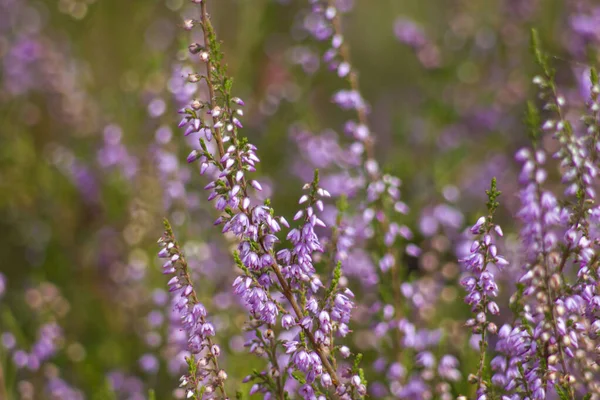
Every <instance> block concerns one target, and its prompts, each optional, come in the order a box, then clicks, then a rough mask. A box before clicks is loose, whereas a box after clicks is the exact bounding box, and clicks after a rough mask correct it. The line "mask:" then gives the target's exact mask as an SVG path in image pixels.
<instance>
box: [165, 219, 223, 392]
mask: <svg viewBox="0 0 600 400" xmlns="http://www.w3.org/2000/svg"><path fill="white" fill-rule="evenodd" d="M165 228H166V230H165V233H164V235H163V236H162V237H161V238H160V239H159V244H160V245H161V247H162V248H161V250H160V251H159V252H158V256H159V257H160V258H163V259H166V261H165V263H164V265H163V266H162V269H163V274H165V275H170V276H172V277H171V279H170V280H169V282H168V286H169V292H171V293H176V294H178V295H179V296H178V300H177V302H176V304H175V309H176V310H177V312H178V313H179V318H180V320H181V325H182V327H183V329H184V330H185V332H186V338H187V347H188V350H189V353H190V357H188V358H187V360H186V361H187V363H188V368H189V373H188V374H186V375H183V376H182V377H181V379H180V387H182V388H184V389H185V391H186V397H187V398H192V397H193V398H194V399H202V398H204V397H203V396H208V398H212V397H213V393H216V392H219V393H220V395H221V396H222V398H227V395H226V393H225V386H224V381H225V380H226V379H227V373H226V372H225V371H224V370H222V369H219V362H218V357H219V355H220V354H221V349H220V347H219V346H218V345H216V344H213V342H212V339H211V338H212V337H213V336H214V335H215V328H214V326H213V324H211V323H210V322H208V321H207V320H206V316H207V313H206V308H205V307H204V305H202V303H200V301H199V300H198V297H197V295H196V292H195V289H194V287H193V285H192V282H191V279H190V275H189V272H188V266H187V262H186V260H185V257H184V255H183V253H182V252H181V250H180V248H179V245H178V243H177V241H176V240H175V237H174V236H173V231H172V229H171V226H170V225H169V223H168V222H166V221H165Z"/></svg>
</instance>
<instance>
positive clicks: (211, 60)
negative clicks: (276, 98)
mask: <svg viewBox="0 0 600 400" xmlns="http://www.w3.org/2000/svg"><path fill="white" fill-rule="evenodd" d="M200 7H201V9H200V12H201V20H200V21H195V20H189V21H185V22H184V25H185V26H186V27H190V29H191V28H193V27H194V26H196V25H200V26H201V27H202V31H203V36H204V44H199V43H193V44H191V45H190V46H189V51H190V53H191V54H193V55H197V56H198V57H199V59H200V61H201V62H202V63H203V64H204V65H205V66H206V74H205V75H202V74H198V73H190V75H189V76H188V81H189V82H192V83H200V82H205V83H206V85H207V89H208V98H207V99H205V100H200V99H194V100H192V101H191V103H190V104H189V105H188V106H187V107H185V108H184V109H183V110H182V113H183V114H184V118H183V119H182V121H181V123H180V127H182V128H184V129H185V135H188V134H191V133H193V132H200V133H201V135H202V136H203V138H202V139H200V148H199V149H196V150H194V151H192V152H191V153H190V155H189V156H188V162H190V163H191V162H195V161H197V162H198V163H199V164H200V173H201V174H209V175H211V176H212V177H213V179H212V181H211V182H210V183H209V184H208V185H206V187H205V189H206V190H208V191H210V194H209V196H208V199H209V201H214V204H215V208H216V209H217V211H218V212H220V216H219V217H218V218H217V220H216V221H215V225H222V226H223V228H222V232H223V233H224V234H226V235H232V236H234V237H235V238H236V239H237V241H238V245H237V251H236V252H235V254H234V256H235V260H236V264H237V266H238V267H239V268H240V269H241V271H242V272H243V274H242V275H240V276H238V277H237V278H236V279H235V281H234V283H233V288H234V291H235V293H237V294H238V295H239V296H240V297H241V298H242V300H243V302H244V304H245V306H246V308H247V309H248V311H249V313H250V317H251V320H250V322H249V324H250V326H251V327H252V329H253V330H254V331H255V333H256V338H255V339H254V340H253V341H251V342H250V347H251V350H252V351H253V352H254V353H256V354H258V355H265V356H267V358H268V359H269V364H270V366H269V368H268V370H269V371H271V372H270V373H267V372H266V371H265V373H264V374H263V373H260V374H257V375H255V376H251V377H250V378H249V379H252V380H254V381H255V382H256V383H255V385H254V387H253V390H252V391H253V392H262V393H264V394H265V396H267V397H270V396H276V397H277V398H283V397H282V396H283V393H284V387H285V385H286V381H287V380H288V377H293V378H294V380H296V381H297V382H298V383H299V384H300V385H301V386H300V388H299V389H298V393H299V394H300V395H301V396H302V397H303V398H306V399H312V398H316V396H318V395H320V394H321V393H323V394H325V393H328V392H329V391H330V390H333V391H334V392H335V393H337V395H338V396H340V397H341V398H346V399H352V398H356V397H357V396H358V397H360V396H363V395H365V394H366V386H365V384H364V383H363V379H362V378H361V377H360V374H359V371H358V370H357V367H356V366H355V367H354V368H348V370H342V371H338V370H336V367H335V366H336V364H337V363H336V359H335V351H334V349H335V345H334V341H333V336H334V334H336V335H339V336H345V335H346V334H347V333H348V332H349V331H350V329H349V327H348V323H349V322H350V312H351V310H352V308H353V307H354V305H353V301H352V297H353V294H352V292H350V291H349V290H347V289H343V288H341V287H338V282H339V279H340V270H339V268H338V269H337V270H336V271H338V272H337V274H334V278H333V280H332V285H331V286H330V287H329V289H328V290H326V288H325V287H324V285H323V283H322V282H321V280H320V278H319V277H318V276H317V274H316V271H315V267H314V265H313V262H314V254H315V253H318V252H322V251H323V247H322V244H321V242H320V240H319V237H318V236H317V234H316V233H315V228H316V227H325V223H324V222H323V220H322V219H321V218H320V217H319V215H318V213H319V212H321V211H323V209H324V204H323V199H324V198H327V197H330V194H329V193H328V192H327V191H326V190H325V189H323V188H321V187H319V185H318V175H317V174H315V179H314V181H313V182H312V184H307V185H306V186H305V190H306V191H307V193H306V194H305V195H303V196H302V197H301V198H300V201H299V203H300V204H304V203H306V205H305V206H304V208H303V209H301V210H300V211H298V213H297V214H296V215H295V217H294V220H300V226H298V227H297V228H292V229H290V230H289V232H288V235H287V240H288V241H289V242H291V246H290V247H287V248H283V249H280V250H277V249H276V245H277V243H278V242H279V240H280V239H279V238H278V237H277V234H278V233H279V232H280V231H281V226H282V225H283V226H284V227H286V228H289V227H290V225H289V224H288V222H287V221H286V220H285V218H283V217H277V216H276V215H275V212H274V210H273V208H271V206H270V205H269V203H268V202H265V203H264V204H256V205H255V204H253V201H252V199H251V197H250V195H249V193H248V191H249V189H250V186H251V187H253V188H254V189H255V190H257V191H260V190H262V186H261V184H260V183H259V182H257V181H255V180H248V179H247V178H246V174H247V173H248V172H253V171H255V170H256V167H255V166H256V163H258V162H259V161H260V160H259V158H258V157H257V155H256V150H257V149H256V147H255V146H253V145H252V144H250V143H248V142H247V140H246V139H245V138H241V137H240V136H238V130H239V129H241V128H242V127H243V125H242V122H241V121H240V118H241V116H243V111H242V109H241V107H242V106H243V105H244V102H243V101H242V100H241V99H239V98H237V97H232V96H231V94H230V90H231V78H229V77H228V76H227V74H226V71H225V68H224V66H223V65H222V64H221V63H220V60H221V57H222V55H221V53H220V52H219V50H218V48H217V46H216V38H215V33H214V31H213V28H212V26H211V25H210V21H209V19H208V16H207V11H206V4H205V3H204V2H200ZM184 290H185V289H184ZM280 316H281V325H282V327H283V328H284V329H286V330H287V329H291V328H293V327H294V328H296V327H297V328H300V329H299V330H298V329H294V331H295V337H293V338H290V339H286V340H282V341H279V342H278V341H276V340H275V336H274V335H275V332H274V331H273V328H272V327H273V326H274V325H276V324H277V321H278V319H279V318H280ZM281 345H283V347H284V348H285V353H287V354H290V356H289V358H288V365H287V366H286V367H284V366H279V361H280V360H279V355H280V352H281V351H282V350H283V349H281V348H279V347H280V346H281ZM294 371H296V372H299V373H301V374H302V375H303V377H300V376H298V375H296V374H295V372H294Z"/></svg>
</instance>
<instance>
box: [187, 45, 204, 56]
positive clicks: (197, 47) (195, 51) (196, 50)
mask: <svg viewBox="0 0 600 400" xmlns="http://www.w3.org/2000/svg"><path fill="white" fill-rule="evenodd" d="M188 50H189V51H190V53H192V54H198V53H200V52H201V51H202V50H204V47H202V46H201V45H200V43H192V44H190V45H189V46H188Z"/></svg>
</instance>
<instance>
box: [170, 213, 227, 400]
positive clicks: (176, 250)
mask: <svg viewBox="0 0 600 400" xmlns="http://www.w3.org/2000/svg"><path fill="white" fill-rule="evenodd" d="M164 225H165V236H164V239H166V242H168V243H172V244H173V247H172V248H171V249H170V253H171V254H177V255H178V256H179V258H178V259H177V262H178V264H179V266H180V273H179V274H180V277H181V278H183V280H184V283H186V284H187V285H189V286H190V287H191V288H192V291H191V293H190V294H189V296H188V297H189V298H191V299H192V303H193V304H199V303H200V300H199V299H198V296H197V294H196V289H194V287H193V285H192V279H191V277H190V273H189V268H188V264H187V261H186V260H185V256H184V254H183V252H182V251H181V249H180V247H179V243H177V240H176V239H175V235H174V234H173V229H172V228H171V224H170V223H169V221H168V220H167V219H166V218H165V219H164ZM199 319H200V321H201V322H202V323H203V324H204V323H206V319H205V318H204V316H202V315H200V316H199ZM205 340H206V343H207V346H206V348H207V351H208V353H209V355H210V357H209V358H210V360H211V361H212V363H213V367H214V373H215V374H218V373H219V372H220V371H221V370H220V369H219V361H218V358H217V355H216V354H215V353H214V347H213V342H212V340H211V338H210V336H208V335H207V336H206V337H205ZM216 383H217V386H218V388H219V390H220V392H221V394H222V395H223V398H224V399H226V398H228V397H227V393H226V392H225V385H224V381H223V380H222V379H216Z"/></svg>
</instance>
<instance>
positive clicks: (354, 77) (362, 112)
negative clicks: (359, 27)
mask: <svg viewBox="0 0 600 400" xmlns="http://www.w3.org/2000/svg"><path fill="white" fill-rule="evenodd" d="M328 5H329V7H335V6H336V4H335V0H328ZM331 24H332V26H333V30H334V32H335V35H336V36H339V37H342V36H343V29H342V21H341V17H340V14H339V13H336V15H335V16H334V17H333V18H332V20H331ZM339 54H340V57H341V59H342V60H343V62H344V63H346V64H347V65H351V62H350V61H351V58H350V46H349V45H348V43H347V42H346V41H343V42H342V44H341V45H340V48H339ZM347 80H348V83H349V85H350V88H351V89H352V91H353V92H356V93H360V84H359V79H358V74H357V73H356V71H355V70H354V68H351V69H350V72H349V73H348V75H347ZM355 110H356V116H357V118H358V122H359V123H360V125H363V126H365V127H368V126H369V121H368V118H367V111H366V107H365V106H360V107H355ZM369 132H370V129H369ZM363 144H364V148H365V156H366V157H365V160H364V162H363V166H366V165H369V164H370V163H374V162H375V145H374V140H373V136H372V135H369V136H368V137H367V138H365V139H364V141H363ZM364 169H365V172H366V174H367V176H368V177H369V180H370V181H371V182H378V181H380V180H381V176H380V172H379V168H364ZM383 209H384V204H383V199H382V198H381V197H379V198H378V199H377V200H376V202H375V212H376V213H377V214H380V215H381V219H379V222H380V225H381V230H382V237H383V235H385V233H386V232H388V231H389V225H390V222H389V220H388V216H387V214H386V213H385V212H383ZM384 247H385V246H384ZM392 252H393V259H394V263H393V264H392V266H391V267H390V272H391V278H392V283H391V285H392V293H393V296H394V302H395V309H396V316H397V317H398V318H400V317H401V310H402V298H401V293H400V283H401V282H400V277H399V273H398V269H399V265H398V257H399V254H398V249H397V248H394V249H392Z"/></svg>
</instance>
